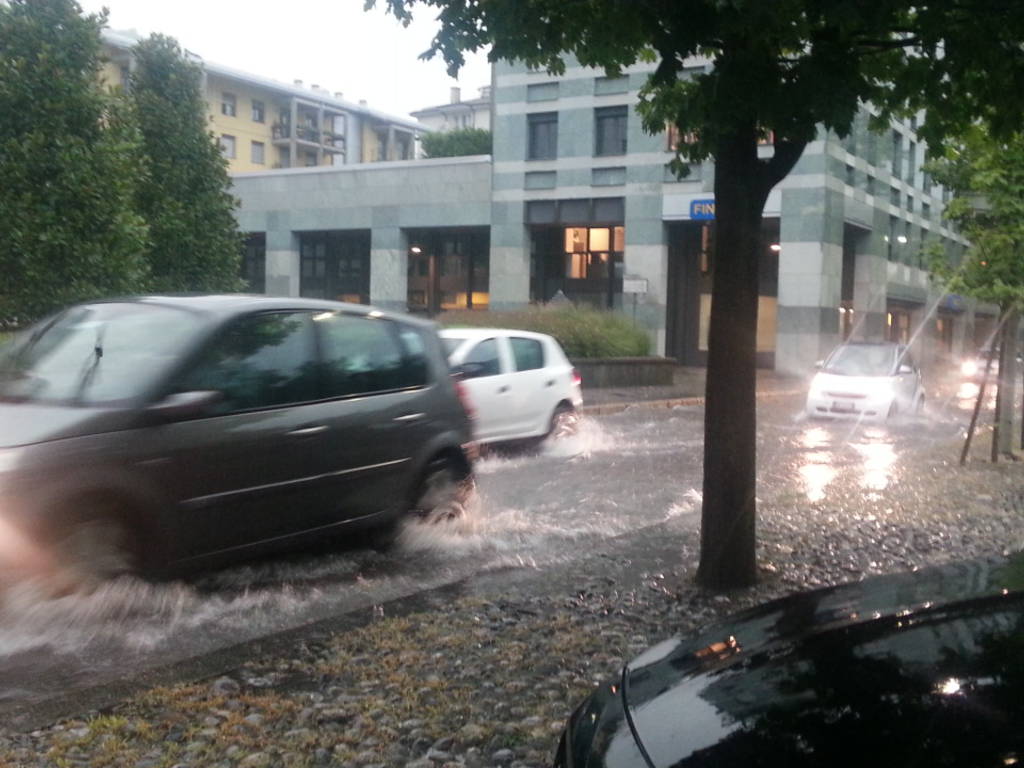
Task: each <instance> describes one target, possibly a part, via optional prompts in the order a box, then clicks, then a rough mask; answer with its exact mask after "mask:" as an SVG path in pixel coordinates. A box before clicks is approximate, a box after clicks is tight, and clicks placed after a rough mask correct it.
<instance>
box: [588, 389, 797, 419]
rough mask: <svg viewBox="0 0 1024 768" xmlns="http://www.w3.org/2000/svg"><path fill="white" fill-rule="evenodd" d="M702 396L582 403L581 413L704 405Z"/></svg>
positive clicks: (787, 392)
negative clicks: (593, 403) (626, 401)
mask: <svg viewBox="0 0 1024 768" xmlns="http://www.w3.org/2000/svg"><path fill="white" fill-rule="evenodd" d="M803 393H804V390H803V389H783V390H778V391H771V392H758V393H757V399H758V400H764V399H770V398H773V397H792V396H794V395H802V394H803ZM704 399H705V398H704V396H703V395H701V396H699V397H673V398H669V399H667V400H636V401H633V402H628V403H600V404H596V405H583V406H582V407H581V408H580V412H581V413H585V414H587V415H588V416H604V415H607V414H611V413H622V412H623V411H625V410H627V409H629V408H643V409H646V410H657V409H659V408H677V407H683V406H687V405H704Z"/></svg>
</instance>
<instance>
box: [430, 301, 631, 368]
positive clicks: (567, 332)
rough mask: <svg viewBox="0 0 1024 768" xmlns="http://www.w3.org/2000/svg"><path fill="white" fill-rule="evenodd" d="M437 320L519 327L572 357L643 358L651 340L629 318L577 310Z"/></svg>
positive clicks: (450, 324)
mask: <svg viewBox="0 0 1024 768" xmlns="http://www.w3.org/2000/svg"><path fill="white" fill-rule="evenodd" d="M436 319H437V321H438V322H439V323H440V324H441V325H443V326H445V327H447V328H460V327H461V328H466V327H472V328H515V329H518V330H522V331H535V332H537V333H546V334H549V335H551V336H554V337H555V338H556V339H558V343H559V344H561V345H562V348H563V349H564V350H565V353H566V354H567V355H568V356H569V357H570V358H576V359H580V358H594V357H641V356H644V355H647V354H648V353H649V352H650V339H649V338H648V336H647V334H646V333H645V332H644V331H643V330H641V329H640V328H637V327H636V326H635V325H634V324H633V322H632V321H631V320H630V319H629V318H628V317H626V316H625V315H620V314H618V313H615V312H601V311H598V310H594V309H580V308H576V307H564V308H562V307H559V308H557V309H556V308H551V307H546V308H531V309H526V310H522V311H519V312H490V311H488V312H474V311H468V310H466V311H457V312H445V313H443V314H441V315H439V316H438V317H437V318H436Z"/></svg>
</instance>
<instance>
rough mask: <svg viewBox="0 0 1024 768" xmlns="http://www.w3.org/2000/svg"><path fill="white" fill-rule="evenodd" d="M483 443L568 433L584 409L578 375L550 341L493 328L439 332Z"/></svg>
mask: <svg viewBox="0 0 1024 768" xmlns="http://www.w3.org/2000/svg"><path fill="white" fill-rule="evenodd" d="M441 340H442V342H443V343H444V346H445V352H446V353H447V354H448V362H449V364H450V365H451V366H452V368H453V370H455V371H457V372H458V373H459V374H460V375H461V386H462V388H463V389H464V391H465V394H466V396H467V397H468V399H469V404H470V406H471V407H472V410H473V411H474V413H473V416H474V418H475V429H474V433H475V434H474V436H475V437H476V439H477V440H478V441H479V442H480V443H498V442H504V441H508V440H528V439H531V438H544V437H546V436H549V435H554V436H559V435H561V434H564V433H566V432H570V431H571V430H572V429H573V427H574V425H575V423H576V420H577V418H578V409H579V407H580V406H581V405H583V394H582V391H581V389H580V375H579V372H578V371H577V370H576V369H575V368H573V366H572V363H570V362H569V359H568V358H567V357H566V356H565V352H563V351H562V347H561V346H559V344H558V342H557V341H555V339H553V338H552V337H551V336H548V335H546V334H543V333H530V332H528V331H513V330H501V329H495V328H451V329H444V330H442V331H441Z"/></svg>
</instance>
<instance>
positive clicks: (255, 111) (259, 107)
mask: <svg viewBox="0 0 1024 768" xmlns="http://www.w3.org/2000/svg"><path fill="white" fill-rule="evenodd" d="M266 119H267V110H266V108H265V107H264V106H263V102H262V101H256V99H253V100H252V121H253V122H254V123H262V122H265V121H266Z"/></svg>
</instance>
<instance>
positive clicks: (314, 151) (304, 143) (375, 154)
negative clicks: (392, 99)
mask: <svg viewBox="0 0 1024 768" xmlns="http://www.w3.org/2000/svg"><path fill="white" fill-rule="evenodd" d="M139 39H140V38H139V37H138V36H137V35H135V34H134V33H130V32H116V31H112V30H104V31H103V45H104V53H105V55H106V59H107V60H106V63H105V65H104V68H103V73H102V76H103V78H104V80H105V82H106V83H108V84H109V85H111V86H123V85H125V83H127V82H128V81H129V78H130V76H131V70H132V66H133V64H132V54H131V49H132V47H134V46H135V44H136V43H138V42H139ZM196 60H197V61H199V63H200V64H202V66H203V72H204V78H203V90H204V96H205V98H206V102H207V104H208V105H209V112H210V119H211V125H210V130H211V131H212V132H213V133H214V135H216V136H217V137H218V139H219V140H220V143H221V147H222V149H223V151H224V155H225V156H226V157H227V159H228V167H229V169H230V170H231V171H232V172H245V171H262V170H279V169H284V168H308V167H314V166H340V165H351V164H354V163H374V162H383V161H389V160H407V159H411V158H413V157H415V154H416V137H417V136H418V135H419V134H420V133H422V132H423V131H424V126H422V125H421V124H420V123H418V122H417V121H416V120H413V119H411V118H402V117H396V116H394V115H388V114H385V113H383V112H379V111H377V110H374V109H371V108H370V107H368V106H367V105H366V102H363V101H361V102H359V103H358V104H354V103H352V102H350V101H346V100H345V99H344V98H343V97H342V94H341V93H333V94H332V93H331V92H330V91H328V90H327V89H325V88H321V87H320V86H319V85H317V84H311V85H309V86H306V85H304V84H303V82H302V81H301V80H296V81H294V82H293V83H292V84H291V85H286V84H284V83H279V82H276V81H274V80H270V79H268V78H264V77H259V76H257V75H253V74H250V73H248V72H243V71H241V70H237V69H232V68H230V67H225V66H222V65H220V64H215V63H213V62H209V61H205V60H202V59H199V58H198V57H197V59H196Z"/></svg>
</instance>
